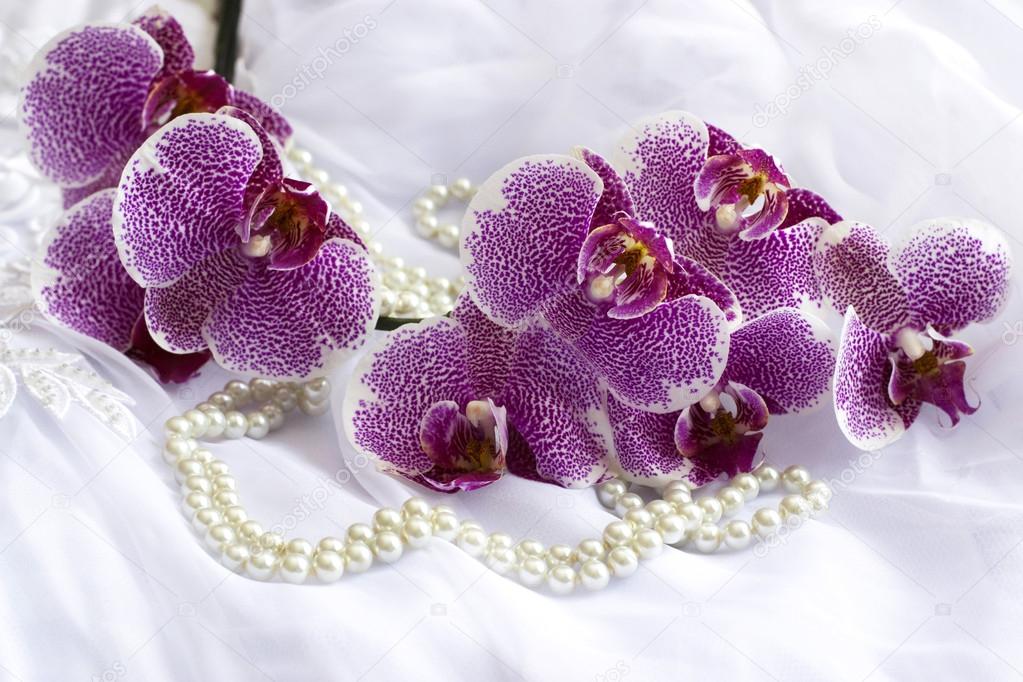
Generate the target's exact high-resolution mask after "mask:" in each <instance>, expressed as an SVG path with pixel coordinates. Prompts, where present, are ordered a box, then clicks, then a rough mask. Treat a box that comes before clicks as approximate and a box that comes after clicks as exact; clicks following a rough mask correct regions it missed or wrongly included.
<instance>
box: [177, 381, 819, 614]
mask: <svg viewBox="0 0 1023 682" xmlns="http://www.w3.org/2000/svg"><path fill="white" fill-rule="evenodd" d="M329 398H330V384H329V383H328V381H327V380H326V379H322V378H320V379H313V380H311V381H307V382H304V383H301V384H299V383H292V382H277V381H272V380H268V379H253V380H252V381H250V382H248V383H246V382H243V381H230V382H228V383H227V385H225V386H224V390H223V391H218V392H216V393H214V394H212V395H211V396H209V398H208V399H207V400H206V401H205V402H202V403H200V404H199V405H197V406H196V408H195V409H191V410H187V411H186V412H185V413H184V414H183V415H180V416H176V417H171V418H170V419H168V420H167V422H166V423H165V425H164V428H165V432H166V436H167V440H166V444H165V446H164V451H163V454H164V458H165V459H166V461H167V463H168V464H169V465H170V466H171V467H172V468H173V471H174V475H175V478H176V480H177V482H178V483H179V485H180V486H181V497H182V499H181V507H182V510H183V512H184V513H185V516H186V518H188V520H189V521H190V522H191V524H192V526H193V528H195V530H196V532H197V533H198V534H199V535H200V536H201V537H202V538H203V540H204V543H205V545H206V546H207V547H208V548H209V550H210V552H211V553H213V554H214V555H215V556H216V557H217V558H218V559H219V560H220V562H221V563H222V564H223V565H224V566H226V567H227V568H229V569H231V570H232V571H236V572H238V573H241V574H243V575H246V576H248V577H250V578H253V579H256V580H272V579H279V580H283V581H286V582H291V583H303V582H306V581H309V580H312V579H315V580H317V581H319V582H323V583H332V582H335V581H337V580H339V579H341V578H342V577H343V576H344V575H345V574H346V573H347V574H352V573H362V572H364V571H367V570H369V569H370V567H371V566H372V565H373V564H374V563H393V562H396V561H399V560H400V559H401V558H402V557H403V556H404V555H405V553H406V551H407V550H413V549H420V548H423V547H426V546H427V545H429V544H430V542H431V539H432V538H434V537H436V538H440V539H441V540H444V541H447V542H451V543H453V544H455V545H456V546H457V547H459V548H460V549H461V550H462V551H464V552H466V553H467V554H469V555H470V556H473V557H476V558H478V559H480V560H481V561H482V562H483V563H484V564H486V566H488V567H489V568H490V569H491V570H493V571H494V572H495V573H498V574H500V575H504V576H507V577H509V578H513V579H516V580H518V581H519V582H520V583H522V584H523V585H525V586H528V587H533V588H538V589H541V588H545V589H546V590H547V591H549V592H550V593H552V594H558V595H564V594H569V593H571V592H573V591H574V590H575V589H576V588H577V587H578V588H582V589H585V590H599V589H602V588H604V587H606V586H607V585H608V584H609V583H610V582H611V579H612V578H615V579H622V578H627V577H629V576H631V575H633V574H635V573H636V571H637V570H638V568H639V564H640V562H641V561H646V560H649V559H652V558H654V557H656V556H658V555H659V554H660V553H661V552H662V551H663V549H664V545H665V544H671V545H675V546H682V545H685V544H687V543H690V542H691V543H692V544H693V546H695V547H696V548H697V549H699V550H700V551H704V552H710V551H713V550H715V549H717V548H718V547H719V546H720V545H721V544H722V543H724V544H725V545H726V546H728V547H732V548H735V549H741V548H742V547H745V546H747V545H748V544H749V542H750V539H751V533H752V532H755V533H757V534H759V535H760V536H761V537H766V534H767V533H769V532H770V531H771V530H772V529H775V528H778V527H780V525H781V523H782V521H783V520H784V519H785V518H793V517H795V516H798V517H799V518H805V517H807V516H809V515H810V514H811V513H814V512H816V511H820V510H823V509H824V508H825V507H826V506H827V501H828V499H829V498H830V495H831V491H830V490H829V489H828V487H827V485H826V484H824V483H823V482H821V481H811V480H810V477H809V474H808V473H807V472H806V470H805V469H803V468H802V467H789V468H788V469H786V470H785V472H784V473H781V474H779V473H778V471H777V470H776V469H773V468H772V467H769V466H761V467H759V468H758V469H757V470H756V471H754V472H753V474H740V475H738V476H736V477H734V478H733V479H732V481H731V484H730V485H728V486H725V487H724V488H722V489H721V490H719V491H718V492H717V493H716V495H713V496H706V497H702V498H699V499H696V500H695V501H694V499H693V495H692V491H691V490H690V488H689V485H688V484H687V483H685V482H682V481H675V482H673V483H670V484H669V485H668V486H666V487H665V488H664V489H663V490H662V491H661V499H658V500H654V501H652V502H649V503H644V501H643V498H641V497H640V496H639V495H636V494H635V493H631V492H629V491H628V488H627V486H626V484H625V483H624V482H623V481H619V480H611V481H606V482H605V483H602V484H601V485H600V486H598V487H597V496H598V498H599V499H600V501H601V503H602V504H604V506H606V507H608V508H611V509H614V510H615V512H616V513H617V514H619V515H620V516H621V517H622V518H621V520H614V521H612V522H610V523H609V524H607V526H606V527H605V528H604V531H603V533H602V534H601V537H600V538H588V539H584V540H582V541H581V542H579V543H578V544H577V545H575V546H574V547H573V546H570V545H562V544H554V545H551V546H549V547H547V546H544V544H543V543H541V542H539V541H538V540H533V539H520V540H517V541H516V540H515V539H514V538H512V537H511V536H510V535H508V534H507V533H501V532H494V533H487V532H486V531H485V530H484V529H483V527H482V526H480V525H479V524H478V523H476V522H475V521H463V520H460V519H459V518H458V516H457V515H456V514H455V512H454V510H453V509H451V508H450V507H447V506H445V505H437V506H435V507H431V506H430V505H429V503H427V502H426V501H425V500H423V499H422V498H419V497H410V498H408V499H407V500H405V502H404V503H403V504H402V505H401V507H400V508H399V509H391V508H387V507H385V508H381V509H378V510H377V511H376V512H375V513H374V514H373V516H372V518H371V519H370V521H369V522H368V523H355V524H352V525H351V526H349V527H348V529H347V531H346V533H345V534H344V537H343V538H337V537H325V538H321V539H320V540H319V541H317V542H315V543H314V542H310V541H308V540H304V539H302V538H291V539H288V538H285V537H284V536H282V535H279V534H277V533H274V532H269V531H266V530H265V529H264V527H263V526H262V525H261V524H260V523H259V522H257V521H255V520H253V519H252V518H250V516H249V513H248V511H247V510H246V509H245V508H244V507H243V506H242V503H241V498H240V495H239V492H238V485H237V481H235V479H234V477H233V476H232V475H231V472H230V468H229V467H228V465H227V464H226V463H225V462H222V461H220V460H218V459H216V458H215V457H214V456H213V453H211V452H210V451H209V450H207V449H205V448H204V447H201V446H200V443H199V440H198V439H200V438H202V439H215V438H218V437H219V438H226V439H232V438H242V437H248V438H255V439H259V438H263V437H264V436H266V435H267V433H268V432H270V431H274V430H276V429H278V428H280V427H281V426H282V425H283V423H284V419H285V417H286V416H287V414H289V413H291V412H294V411H295V410H296V409H300V410H301V411H302V412H304V413H306V414H310V415H318V414H324V413H325V412H326V411H327V409H328V405H329ZM250 405H254V409H253V408H249V406H250ZM246 408H249V409H248V411H243V410H244V409H246ZM779 484H780V485H782V486H784V488H785V490H786V491H787V492H789V493H790V494H789V495H788V496H786V497H784V498H783V499H782V501H781V504H780V505H779V509H778V510H777V511H776V510H775V509H772V508H763V509H759V510H757V512H756V513H754V515H753V520H752V526H750V524H747V523H746V522H744V521H734V520H733V521H729V522H728V523H727V524H726V525H725V526H724V529H723V530H722V529H720V528H719V527H718V526H717V525H716V523H717V521H719V520H720V518H721V516H722V515H725V516H728V515H731V514H733V513H734V512H735V511H737V510H738V508H739V507H741V506H742V504H743V503H744V502H745V501H748V500H752V499H754V498H755V497H756V496H757V495H758V494H759V492H760V491H761V490H770V489H773V488H774V487H777V486H778V485H779Z"/></svg>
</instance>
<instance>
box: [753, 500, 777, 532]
mask: <svg viewBox="0 0 1023 682" xmlns="http://www.w3.org/2000/svg"><path fill="white" fill-rule="evenodd" d="M780 527H781V515H780V514H779V513H778V512H777V511H775V510H774V509H771V508H770V507H763V508H761V509H758V510H756V511H755V512H753V532H754V533H756V534H757V535H759V536H760V537H762V538H767V537H769V536H771V535H773V534H774V533H775V532H777V530H778V529H779V528H780Z"/></svg>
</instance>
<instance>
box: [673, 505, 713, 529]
mask: <svg viewBox="0 0 1023 682" xmlns="http://www.w3.org/2000/svg"><path fill="white" fill-rule="evenodd" d="M715 501H716V500H715ZM678 515H679V517H680V518H681V519H682V523H683V524H684V525H685V529H686V530H687V531H691V530H696V529H697V528H699V527H700V524H701V523H703V521H704V519H705V518H706V516H707V513H706V512H705V511H704V509H703V505H701V504H697V503H696V502H687V503H686V504H683V505H681V506H680V507H679V508H678ZM708 520H709V519H708Z"/></svg>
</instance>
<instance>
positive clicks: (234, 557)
mask: <svg viewBox="0 0 1023 682" xmlns="http://www.w3.org/2000/svg"><path fill="white" fill-rule="evenodd" d="M250 556H251V553H250V552H249V548H248V546H247V545H244V544H237V543H235V544H230V545H224V547H223V551H222V552H221V555H220V563H222V564H224V566H226V567H227V568H229V569H230V570H232V571H237V570H239V569H242V568H244V567H245V562H246V561H248V560H249V557H250Z"/></svg>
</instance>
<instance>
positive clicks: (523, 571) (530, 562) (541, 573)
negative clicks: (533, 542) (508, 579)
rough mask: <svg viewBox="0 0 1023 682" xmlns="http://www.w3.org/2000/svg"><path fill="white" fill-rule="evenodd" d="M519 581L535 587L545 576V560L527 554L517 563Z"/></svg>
mask: <svg viewBox="0 0 1023 682" xmlns="http://www.w3.org/2000/svg"><path fill="white" fill-rule="evenodd" d="M518 575H519V582H520V583H522V584H523V585H526V586H527V587H536V586H537V585H539V584H540V583H542V582H543V581H544V578H546V577H547V562H546V561H544V560H543V559H541V558H540V557H538V556H527V557H526V558H524V559H522V561H521V562H520V563H519V569H518Z"/></svg>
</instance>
